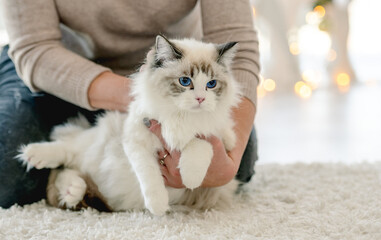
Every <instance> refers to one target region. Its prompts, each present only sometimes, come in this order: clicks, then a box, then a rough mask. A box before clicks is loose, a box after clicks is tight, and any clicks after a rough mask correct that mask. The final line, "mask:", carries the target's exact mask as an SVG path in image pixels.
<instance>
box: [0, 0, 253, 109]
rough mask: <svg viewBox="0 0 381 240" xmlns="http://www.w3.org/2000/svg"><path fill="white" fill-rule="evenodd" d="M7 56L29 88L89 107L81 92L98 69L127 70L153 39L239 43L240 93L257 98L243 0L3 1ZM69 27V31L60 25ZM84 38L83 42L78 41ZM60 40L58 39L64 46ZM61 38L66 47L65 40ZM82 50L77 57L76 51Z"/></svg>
mask: <svg viewBox="0 0 381 240" xmlns="http://www.w3.org/2000/svg"><path fill="white" fill-rule="evenodd" d="M1 3H2V5H3V13H2V14H3V16H4V17H5V19H4V20H5V24H6V28H7V31H8V33H9V39H10V50H9V55H10V56H11V58H12V59H13V61H14V63H15V65H16V69H17V72H18V74H19V75H20V77H21V78H22V79H23V80H24V81H25V83H26V85H27V86H28V87H29V88H30V89H31V90H32V91H45V92H48V93H51V94H53V95H55V96H57V97H60V98H62V99H64V100H66V101H68V102H71V103H74V104H76V105H79V106H81V107H84V108H87V109H92V108H91V107H90V105H89V102H88V97H87V91H88V87H89V85H90V83H91V82H92V81H93V80H94V78H95V77H97V76H98V75H99V74H100V73H102V72H104V71H109V70H112V71H114V72H115V73H118V74H123V75H125V74H129V73H132V72H133V71H135V70H136V69H137V67H138V66H139V65H140V64H141V63H142V61H143V60H144V57H145V54H146V52H147V50H148V49H149V48H150V47H151V46H152V45H153V44H154V41H155V36H156V35H157V34H158V33H163V34H164V35H166V36H168V37H195V38H201V39H202V40H204V41H208V42H215V43H222V42H227V41H238V42H239V43H240V44H239V50H238V53H237V56H236V58H235V60H234V63H233V71H234V75H235V77H236V79H237V80H238V81H239V82H240V83H241V84H242V86H243V90H244V92H243V94H244V96H246V97H247V98H249V99H250V100H251V101H252V102H253V103H254V104H255V103H256V87H257V82H258V75H259V55H258V41H257V35H256V33H255V31H254V28H253V18H252V10H251V7H250V4H249V0H199V3H197V0H156V1H154V0H1ZM62 24H64V25H65V26H67V27H68V28H70V29H73V30H75V31H76V32H77V33H79V34H75V35H71V36H70V35H67V34H65V36H69V38H67V37H65V39H70V38H71V39H72V40H73V41H74V38H73V36H77V37H79V38H78V39H82V41H81V42H82V43H84V42H85V43H86V44H82V45H83V46H85V48H84V49H85V50H83V51H80V50H78V48H76V49H77V50H75V52H73V49H72V50H69V49H68V47H67V46H69V45H71V46H73V44H70V41H69V44H67V43H68V41H67V40H65V41H63V32H62ZM66 29H67V28H66ZM64 32H67V31H64ZM83 40H85V41H83ZM63 42H64V43H63ZM65 43H66V44H65ZM80 52H82V54H81V55H82V56H81V55H80Z"/></svg>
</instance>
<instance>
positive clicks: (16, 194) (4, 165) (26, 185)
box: [0, 47, 94, 208]
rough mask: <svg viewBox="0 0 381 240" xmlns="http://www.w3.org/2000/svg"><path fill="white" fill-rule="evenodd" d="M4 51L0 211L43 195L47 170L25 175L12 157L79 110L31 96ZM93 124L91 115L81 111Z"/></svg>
mask: <svg viewBox="0 0 381 240" xmlns="http://www.w3.org/2000/svg"><path fill="white" fill-rule="evenodd" d="M7 50H8V47H4V49H3V51H2V53H1V56H0V179H1V180H0V207H3V208H7V207H10V206H12V205H13V204H15V203H17V204H19V205H24V204H28V203H32V202H35V201H38V200H40V199H42V198H44V197H45V195H46V184H47V179H48V176H49V172H50V171H49V170H48V169H43V170H35V169H32V170H30V171H29V172H26V169H25V166H22V165H21V164H20V163H19V162H18V161H17V160H16V159H15V156H16V155H17V154H18V148H19V147H20V145H22V144H28V143H31V142H38V141H44V140H48V137H49V132H50V130H51V128H52V127H53V126H54V125H57V124H60V123H63V122H64V121H65V120H66V119H67V118H68V117H72V116H76V115H77V114H78V111H79V108H78V107H76V106H74V105H72V104H69V103H67V102H64V101H62V100H60V99H58V98H56V97H53V96H51V95H48V94H33V93H31V92H30V90H29V89H28V88H27V87H26V86H25V85H24V83H23V82H22V80H21V79H20V78H19V77H18V76H17V73H16V70H15V67H14V64H13V62H12V61H11V59H9V57H8V53H7ZM81 112H82V113H84V114H85V115H86V116H90V119H91V120H93V119H94V116H93V113H92V112H88V111H85V110H83V109H82V110H81Z"/></svg>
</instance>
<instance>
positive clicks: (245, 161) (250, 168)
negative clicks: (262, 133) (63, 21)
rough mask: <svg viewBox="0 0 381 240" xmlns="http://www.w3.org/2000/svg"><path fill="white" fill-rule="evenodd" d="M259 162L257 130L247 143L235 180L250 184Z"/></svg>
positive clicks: (252, 133)
mask: <svg viewBox="0 0 381 240" xmlns="http://www.w3.org/2000/svg"><path fill="white" fill-rule="evenodd" d="M257 160H258V145H257V134H256V132H255V128H254V127H253V130H251V134H250V138H249V141H248V143H247V146H246V149H245V152H244V154H243V156H242V159H241V164H240V165H239V169H238V172H237V175H236V176H235V178H236V179H237V180H239V181H240V182H241V183H248V182H249V181H250V180H251V177H252V176H253V175H254V173H255V171H254V165H255V162H256V161H257Z"/></svg>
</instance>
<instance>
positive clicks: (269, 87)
mask: <svg viewBox="0 0 381 240" xmlns="http://www.w3.org/2000/svg"><path fill="white" fill-rule="evenodd" d="M263 88H264V89H265V90H266V91H268V92H272V91H274V90H275V88H276V83H275V81H274V80H272V79H270V78H268V79H266V80H265V81H264V82H263Z"/></svg>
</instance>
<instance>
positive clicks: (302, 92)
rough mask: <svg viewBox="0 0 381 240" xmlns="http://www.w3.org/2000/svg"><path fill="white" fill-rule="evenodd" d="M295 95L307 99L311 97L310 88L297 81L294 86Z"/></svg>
mask: <svg viewBox="0 0 381 240" xmlns="http://www.w3.org/2000/svg"><path fill="white" fill-rule="evenodd" d="M294 90H295V93H296V94H297V95H298V96H300V97H301V98H309V97H311V95H312V88H311V87H310V86H309V85H308V84H306V83H305V82H303V81H299V82H297V83H296V84H295V86H294Z"/></svg>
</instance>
